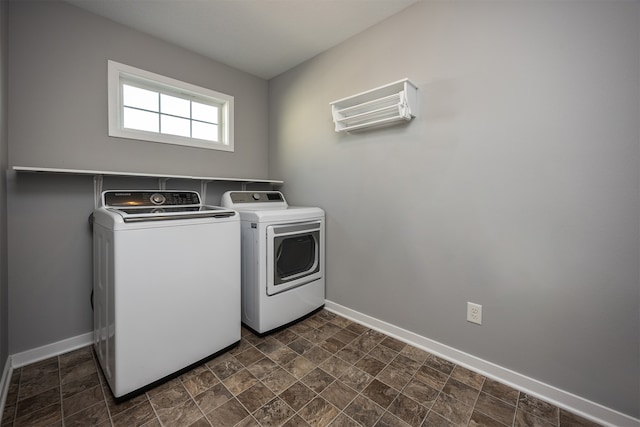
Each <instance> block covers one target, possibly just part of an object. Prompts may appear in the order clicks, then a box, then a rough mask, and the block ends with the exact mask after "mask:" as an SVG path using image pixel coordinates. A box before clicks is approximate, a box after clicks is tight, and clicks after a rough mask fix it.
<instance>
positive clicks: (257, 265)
mask: <svg viewBox="0 0 640 427" xmlns="http://www.w3.org/2000/svg"><path fill="white" fill-rule="evenodd" d="M221 205H222V206H223V207H225V208H230V209H234V210H236V211H238V212H239V213H240V222H241V235H242V243H241V253H242V261H241V265H242V275H241V277H242V280H241V281H242V292H241V294H242V322H243V323H244V324H245V325H246V326H247V327H249V328H250V329H252V330H253V331H254V332H255V333H257V334H258V335H266V334H268V333H270V332H274V331H275V330H277V329H280V328H282V327H285V326H288V325H290V324H292V323H294V322H296V321H298V320H301V319H302V318H305V317H307V316H308V315H310V314H312V313H313V312H315V311H317V310H319V309H321V308H322V307H323V306H324V301H325V277H324V258H325V254H324V236H325V232H324V226H325V218H324V211H323V210H322V209H320V208H318V207H294V206H289V205H288V204H287V201H286V200H285V198H284V196H283V194H282V193H281V192H279V191H259V192H251V191H227V192H226V193H224V194H223V195H222V202H221Z"/></svg>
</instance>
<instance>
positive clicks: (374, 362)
mask: <svg viewBox="0 0 640 427" xmlns="http://www.w3.org/2000/svg"><path fill="white" fill-rule="evenodd" d="M355 366H356V367H358V368H359V369H362V370H363V371H365V372H366V373H368V374H369V375H371V376H374V377H375V376H376V375H378V374H379V373H380V371H382V370H383V369H384V367H385V366H387V365H386V363H382V362H381V361H379V360H378V359H376V358H375V357H372V356H369V355H368V354H365V355H364V356H363V357H362V359H360V360H358V361H357V362H356V363H355Z"/></svg>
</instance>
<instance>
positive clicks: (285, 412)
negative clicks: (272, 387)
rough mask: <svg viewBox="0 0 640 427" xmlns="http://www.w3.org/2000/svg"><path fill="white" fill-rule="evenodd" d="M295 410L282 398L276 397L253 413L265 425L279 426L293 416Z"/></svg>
mask: <svg viewBox="0 0 640 427" xmlns="http://www.w3.org/2000/svg"><path fill="white" fill-rule="evenodd" d="M294 414H295V412H294V411H293V409H291V408H290V407H289V406H288V405H287V404H286V403H284V402H283V401H282V399H279V398H277V397H276V398H275V399H273V400H271V401H270V402H268V403H267V404H265V405H264V406H262V407H260V409H258V410H257V411H256V412H254V413H253V416H254V417H255V419H256V420H257V421H258V423H260V425H263V426H279V425H282V424H284V422H285V421H287V420H288V419H289V418H291V417H292V416H293V415H294Z"/></svg>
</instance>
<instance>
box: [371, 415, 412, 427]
mask: <svg viewBox="0 0 640 427" xmlns="http://www.w3.org/2000/svg"><path fill="white" fill-rule="evenodd" d="M374 427H411V426H410V425H409V424H407V423H405V422H404V421H402V420H401V419H400V418H398V417H396V416H395V415H393V414H392V413H391V412H388V411H387V412H385V413H384V414H383V415H382V418H380V419H379V420H378V422H377V423H376V425H375V426H374Z"/></svg>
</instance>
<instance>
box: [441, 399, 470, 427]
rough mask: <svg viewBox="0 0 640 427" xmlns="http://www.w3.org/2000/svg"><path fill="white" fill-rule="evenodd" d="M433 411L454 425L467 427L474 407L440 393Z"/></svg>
mask: <svg viewBox="0 0 640 427" xmlns="http://www.w3.org/2000/svg"><path fill="white" fill-rule="evenodd" d="M431 410H432V411H434V412H436V413H438V414H439V415H441V416H442V417H444V418H446V419H447V420H449V421H451V422H452V423H454V424H458V425H460V424H462V425H466V424H467V423H468V422H469V419H470V418H471V413H472V412H473V407H472V406H470V405H467V404H464V403H462V402H460V401H459V400H456V399H454V398H453V397H451V396H449V395H448V394H444V393H440V395H439V396H438V398H437V399H436V401H435V403H434V404H433V406H432V407H431Z"/></svg>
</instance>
